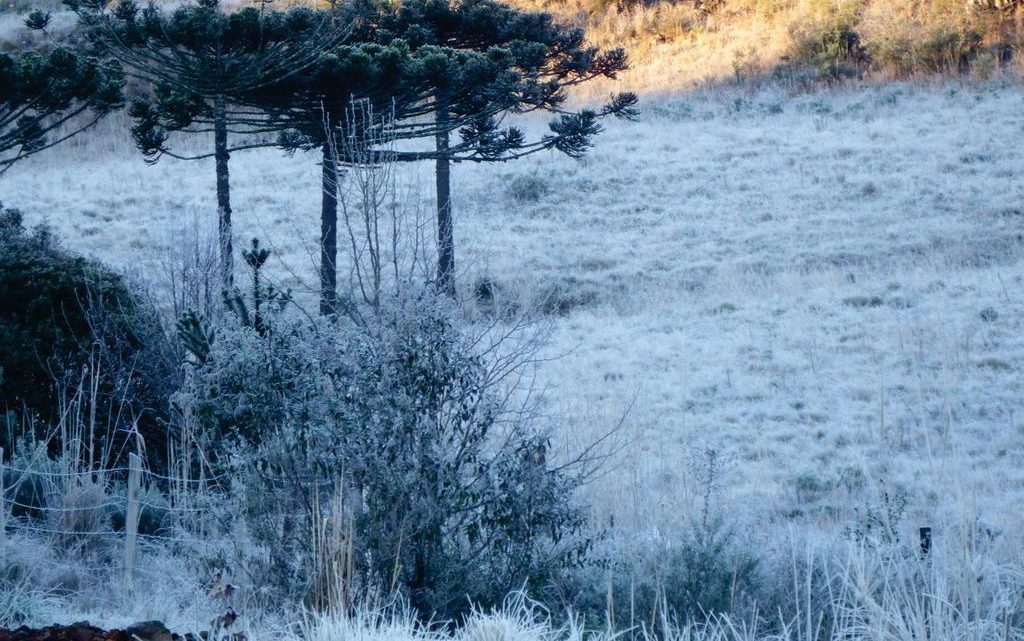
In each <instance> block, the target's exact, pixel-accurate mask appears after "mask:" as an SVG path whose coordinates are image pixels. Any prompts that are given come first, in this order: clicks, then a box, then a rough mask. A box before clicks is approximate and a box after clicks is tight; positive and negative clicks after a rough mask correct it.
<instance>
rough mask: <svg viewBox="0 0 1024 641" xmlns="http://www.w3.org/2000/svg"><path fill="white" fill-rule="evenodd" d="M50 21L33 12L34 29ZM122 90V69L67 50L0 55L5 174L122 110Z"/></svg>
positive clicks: (0, 161)
mask: <svg viewBox="0 0 1024 641" xmlns="http://www.w3.org/2000/svg"><path fill="white" fill-rule="evenodd" d="M47 21H48V17H47V16H45V15H43V14H39V13H34V14H32V16H31V17H30V18H29V25H30V26H33V27H35V28H44V27H45V26H46V22H47ZM122 86H123V76H122V73H121V69H120V67H118V66H117V65H115V64H109V63H103V62H101V61H99V60H97V59H96V58H94V57H91V56H87V55H83V54H81V53H79V52H75V51H72V50H71V49H68V48H67V47H56V48H54V49H53V50H51V51H49V52H42V51H33V52H27V53H22V54H7V53H0V173H3V172H4V171H6V170H8V169H10V167H11V166H12V165H13V164H14V163H16V162H17V161H19V160H21V159H23V158H25V157H27V156H30V155H32V154H34V153H38V152H40V151H42V150H44V149H48V148H50V147H53V146H54V145H57V144H59V143H61V142H63V141H65V140H67V139H68V138H71V137H72V136H74V135H76V134H78V133H81V132H82V131H84V130H85V129H88V128H89V127H91V126H92V125H93V124H95V123H96V122H97V121H99V119H100V118H102V117H103V116H105V115H106V114H108V113H110V112H111V111H112V110H114V109H117V108H118V107H120V106H121V104H122V100H123V97H122V93H121V89H122Z"/></svg>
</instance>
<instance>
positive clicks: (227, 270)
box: [213, 96, 235, 291]
mask: <svg viewBox="0 0 1024 641" xmlns="http://www.w3.org/2000/svg"><path fill="white" fill-rule="evenodd" d="M213 109H214V115H213V149H214V159H215V160H216V165H217V241H218V244H219V246H220V276H221V285H222V286H223V287H224V291H229V290H230V289H231V285H232V284H233V282H234V273H235V271H234V270H235V267H234V248H233V247H232V240H231V185H230V183H229V182H228V160H230V158H231V154H230V152H228V123H227V105H226V104H225V101H224V97H223V96H218V97H217V98H216V99H215V101H214V105H213Z"/></svg>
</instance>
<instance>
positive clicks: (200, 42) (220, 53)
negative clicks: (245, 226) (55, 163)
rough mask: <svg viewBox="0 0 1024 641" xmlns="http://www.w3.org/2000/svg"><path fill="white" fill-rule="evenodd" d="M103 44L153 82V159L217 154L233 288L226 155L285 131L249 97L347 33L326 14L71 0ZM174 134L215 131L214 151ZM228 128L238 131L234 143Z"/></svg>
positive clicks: (138, 108)
mask: <svg viewBox="0 0 1024 641" xmlns="http://www.w3.org/2000/svg"><path fill="white" fill-rule="evenodd" d="M65 4H67V5H68V6H69V7H70V8H71V9H72V10H74V11H75V12H76V13H77V14H78V16H79V19H80V23H81V25H82V26H83V28H84V29H85V32H86V33H87V35H88V36H89V37H90V38H91V40H92V42H93V43H94V44H95V45H96V46H97V47H98V49H99V51H100V52H101V53H103V54H105V55H108V56H110V57H112V58H113V59H115V60H117V61H119V62H120V63H121V64H122V65H123V66H124V67H125V69H126V70H127V73H128V74H129V75H131V76H133V77H135V78H138V79H141V80H143V81H144V82H146V83H147V84H149V85H150V87H151V89H152V92H151V94H150V95H148V96H138V97H135V99H134V100H133V101H132V105H131V114H132V116H133V117H134V119H135V125H134V127H133V128H132V135H133V137H134V139H135V142H136V144H137V146H138V147H139V149H140V150H141V151H142V152H143V154H144V155H145V157H146V159H147V161H148V162H156V161H157V160H158V159H159V158H160V157H161V156H163V155H168V156H172V157H174V158H180V159H188V160H199V159H203V158H210V157H213V158H214V159H215V167H216V175H217V212H218V214H217V215H218V234H219V242H220V254H221V275H222V281H223V285H224V287H225V288H228V287H230V286H231V283H232V275H233V249H232V235H231V195H230V185H229V173H228V162H229V159H230V155H231V152H232V151H238V150H241V149H252V148H256V147H264V146H269V145H272V144H273V141H274V139H273V137H271V139H270V140H269V141H268V140H267V139H266V138H265V137H264V138H261V137H260V135H264V134H268V133H275V132H278V131H279V130H278V129H275V128H274V127H273V126H272V125H270V124H269V123H268V122H267V119H266V117H265V114H263V113H262V112H261V111H260V110H259V109H256V108H254V107H253V106H252V105H251V104H246V103H245V102H244V101H243V100H242V98H243V96H245V95H248V94H249V93H251V92H253V91H255V90H257V89H258V88H260V87H264V86H266V85H268V84H273V83H279V82H281V81H282V79H284V78H287V77H288V76H289V75H291V74H296V73H301V72H302V71H303V70H304V69H305V68H306V67H308V66H309V65H310V64H313V63H314V62H315V61H316V60H317V57H318V55H319V53H320V51H321V50H322V49H324V48H327V47H329V46H331V45H333V44H335V43H336V42H337V41H338V40H340V39H341V37H342V36H343V35H344V34H343V33H342V30H341V29H340V27H338V26H337V23H336V22H335V21H334V20H332V19H330V18H329V16H328V13H327V12H323V11H315V10H312V9H303V8H296V9H292V10H290V11H287V12H282V11H273V10H268V9H266V8H263V7H261V8H255V7H246V8H243V9H240V10H238V11H234V12H231V13H226V12H224V11H223V10H222V9H221V7H220V6H219V3H218V0H199V1H198V2H197V3H196V4H190V5H185V6H180V7H178V8H177V9H175V10H173V11H166V12H165V11H164V10H162V9H160V8H158V7H156V6H155V5H153V4H150V5H148V6H147V7H145V8H143V9H140V8H139V6H138V5H136V4H135V3H134V2H133V1H132V0H124V1H122V2H120V3H118V4H117V5H116V7H115V8H113V9H112V10H108V9H106V8H105V7H106V4H105V3H104V2H100V1H98V0H66V2H65ZM171 131H183V132H186V133H194V134H209V133H211V132H212V133H213V149H212V151H210V152H209V153H200V154H196V155H189V156H183V155H180V154H176V153H174V152H173V151H171V149H170V148H169V145H168V139H169V133H170V132H171ZM229 134H241V135H242V138H241V139H240V140H239V141H237V142H234V143H233V144H232V142H231V141H230V140H229Z"/></svg>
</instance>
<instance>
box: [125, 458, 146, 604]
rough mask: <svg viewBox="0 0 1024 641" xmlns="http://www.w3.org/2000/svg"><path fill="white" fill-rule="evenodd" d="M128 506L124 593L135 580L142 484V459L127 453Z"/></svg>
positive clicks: (126, 513)
mask: <svg viewBox="0 0 1024 641" xmlns="http://www.w3.org/2000/svg"><path fill="white" fill-rule="evenodd" d="M128 461H129V465H128V506H127V509H126V510H125V518H124V593H125V597H128V596H130V595H131V593H132V586H133V583H134V580H135V539H136V536H137V535H138V533H139V486H140V485H141V484H142V459H140V458H139V457H138V455H136V454H129V455H128Z"/></svg>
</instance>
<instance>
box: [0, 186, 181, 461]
mask: <svg viewBox="0 0 1024 641" xmlns="http://www.w3.org/2000/svg"><path fill="white" fill-rule="evenodd" d="M172 352H173V350H171V348H170V343H169V342H168V341H167V340H166V338H165V336H164V333H163V331H162V329H161V326H160V323H159V320H158V317H157V314H156V313H155V311H154V309H153V307H152V306H150V305H148V304H147V303H146V302H145V301H144V300H143V299H141V298H140V297H139V296H137V295H136V294H135V293H134V292H133V291H132V290H131V289H130V288H129V287H128V285H127V284H126V283H125V281H124V280H123V279H122V278H121V277H120V276H119V275H118V274H116V273H114V272H113V271H111V270H110V269H108V268H106V267H104V266H103V265H102V264H100V263H98V262H96V261H92V260H88V259H85V258H82V257H80V256H75V255H73V254H71V253H69V252H67V251H66V250H64V249H63V248H61V247H60V246H59V245H58V243H57V242H56V240H55V239H54V238H53V237H52V235H51V233H50V232H49V231H48V230H47V229H46V228H42V227H40V228H37V229H35V230H34V231H32V232H29V231H27V230H26V229H25V228H24V226H23V224H22V217H21V214H20V213H19V212H18V211H17V210H12V209H4V208H3V207H2V206H0V369H2V370H3V376H2V377H0V412H4V411H14V412H16V413H18V414H22V415H26V414H27V415H30V416H32V417H34V418H36V419H38V420H37V424H40V425H56V424H57V423H58V422H60V421H61V420H62V416H61V409H62V404H63V403H66V402H67V401H68V400H69V399H71V398H73V397H74V396H75V395H76V393H78V392H82V394H81V396H80V399H83V400H85V399H87V402H85V403H84V404H83V408H84V409H85V410H86V411H85V412H84V415H85V416H90V415H92V413H93V412H95V416H96V424H95V428H96V430H97V433H96V434H95V435H94V437H95V438H96V439H98V441H99V445H100V446H101V449H102V450H103V451H105V452H108V453H110V456H111V457H112V458H119V456H123V455H124V453H125V452H127V451H133V450H134V449H135V445H136V444H135V443H131V447H128V448H126V447H125V445H126V441H127V439H128V438H129V437H130V433H131V431H132V430H133V429H134V427H135V426H137V427H138V431H139V433H140V434H141V436H142V437H143V439H144V441H145V447H146V448H147V452H148V453H149V454H150V455H152V458H153V462H154V463H158V462H159V461H160V460H161V459H162V452H163V450H164V449H165V447H166V440H167V439H166V431H165V429H164V426H165V425H166V422H165V421H166V418H167V398H168V397H169V395H170V394H171V392H172V391H173V389H174V388H175V387H176V378H177V373H176V371H177V368H176V365H175V363H176V358H175V357H174V355H173V353H172ZM90 386H93V387H90ZM93 390H95V397H96V404H95V406H93V405H92V398H93ZM4 425H5V426H2V427H0V429H3V431H4V434H0V442H5V443H9V442H10V441H11V439H12V435H11V434H9V433H7V432H8V431H9V429H10V428H9V427H7V426H9V425H10V422H7V421H5V422H4ZM38 436H43V434H40V435H38ZM51 448H52V451H56V450H57V449H59V448H60V443H57V442H51ZM113 462H114V461H112V460H111V461H106V463H113Z"/></svg>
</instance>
